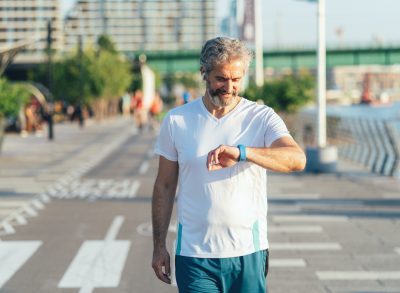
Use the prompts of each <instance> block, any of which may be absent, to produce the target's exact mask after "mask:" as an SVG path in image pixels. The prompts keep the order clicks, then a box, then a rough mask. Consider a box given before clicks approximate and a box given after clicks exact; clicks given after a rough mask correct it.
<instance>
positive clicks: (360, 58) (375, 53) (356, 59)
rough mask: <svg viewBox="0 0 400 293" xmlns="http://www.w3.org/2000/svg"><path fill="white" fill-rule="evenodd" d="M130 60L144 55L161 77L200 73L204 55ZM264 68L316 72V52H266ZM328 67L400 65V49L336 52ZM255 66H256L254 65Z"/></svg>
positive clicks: (187, 53)
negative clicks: (178, 73) (305, 69)
mask: <svg viewBox="0 0 400 293" xmlns="http://www.w3.org/2000/svg"><path fill="white" fill-rule="evenodd" d="M125 53H126V54H127V55H128V56H129V57H132V56H138V55H140V54H144V55H146V57H147V62H148V64H149V66H150V67H151V68H153V69H155V70H157V71H159V72H160V73H168V72H177V71H181V72H188V71H189V72H196V71H198V70H199V55H200V51H178V52H139V53H138V52H135V53H134V54H133V53H132V52H125ZM263 57H264V67H270V68H274V69H284V68H289V69H292V70H297V69H301V68H309V69H311V68H316V66H317V57H316V49H315V48H310V49H292V50H291V49H285V50H265V51H264V54H263ZM326 60H327V67H328V68H330V67H334V66H341V65H368V64H376V65H393V64H400V45H398V46H393V47H365V48H336V49H328V50H327V59H326ZM252 65H253V66H254V62H253V64H252Z"/></svg>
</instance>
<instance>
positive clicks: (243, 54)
mask: <svg viewBox="0 0 400 293" xmlns="http://www.w3.org/2000/svg"><path fill="white" fill-rule="evenodd" d="M235 58H240V59H242V61H243V63H244V65H245V70H247V68H248V67H249V65H250V62H251V60H252V59H253V52H252V51H251V50H250V49H248V48H247V47H246V46H245V44H244V43H243V42H242V41H240V40H238V39H233V38H228V37H217V38H214V39H211V40H208V41H207V42H206V43H205V44H204V45H203V48H202V49H201V55H200V66H201V68H202V69H203V70H204V73H205V74H207V73H209V72H210V71H211V70H212V69H213V67H214V66H216V65H219V64H222V63H225V62H228V61H229V60H230V59H235Z"/></svg>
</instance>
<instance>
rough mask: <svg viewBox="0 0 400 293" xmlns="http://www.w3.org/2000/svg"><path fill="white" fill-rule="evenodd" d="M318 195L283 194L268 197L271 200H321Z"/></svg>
mask: <svg viewBox="0 0 400 293" xmlns="http://www.w3.org/2000/svg"><path fill="white" fill-rule="evenodd" d="M320 197H321V196H320V195H319V194H318V193H282V194H271V195H268V199H269V200H280V199H281V200H291V199H292V200H298V199H319V198H320Z"/></svg>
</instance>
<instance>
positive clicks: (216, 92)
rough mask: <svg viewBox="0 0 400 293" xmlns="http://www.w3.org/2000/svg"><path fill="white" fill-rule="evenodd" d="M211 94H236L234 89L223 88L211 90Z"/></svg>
mask: <svg viewBox="0 0 400 293" xmlns="http://www.w3.org/2000/svg"><path fill="white" fill-rule="evenodd" d="M213 94H214V95H220V94H233V95H236V91H232V92H228V91H226V90H224V89H216V90H213Z"/></svg>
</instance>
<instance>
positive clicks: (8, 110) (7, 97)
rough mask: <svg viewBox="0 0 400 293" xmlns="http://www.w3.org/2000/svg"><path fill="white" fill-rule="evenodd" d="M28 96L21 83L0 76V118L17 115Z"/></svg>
mask: <svg viewBox="0 0 400 293" xmlns="http://www.w3.org/2000/svg"><path fill="white" fill-rule="evenodd" d="M28 98H29V92H28V91H27V90H26V89H25V88H24V87H23V86H22V85H19V84H13V83H10V82H9V81H7V80H6V79H4V78H0V119H3V118H5V117H7V116H16V115H18V111H19V110H20V109H21V107H22V106H23V104H24V103H25V102H26V101H27V100H28Z"/></svg>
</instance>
